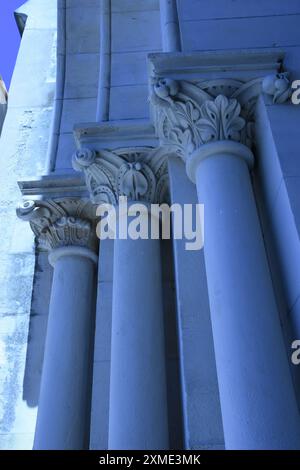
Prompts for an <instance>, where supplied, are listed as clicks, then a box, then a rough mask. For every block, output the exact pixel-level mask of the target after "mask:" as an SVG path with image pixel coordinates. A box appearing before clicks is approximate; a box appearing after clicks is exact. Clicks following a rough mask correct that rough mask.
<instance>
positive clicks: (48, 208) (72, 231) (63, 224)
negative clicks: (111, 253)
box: [16, 198, 97, 250]
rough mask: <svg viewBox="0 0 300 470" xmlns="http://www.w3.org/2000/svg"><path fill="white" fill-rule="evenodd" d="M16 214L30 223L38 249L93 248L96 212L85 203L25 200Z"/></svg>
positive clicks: (88, 202) (90, 205) (65, 200)
mask: <svg viewBox="0 0 300 470" xmlns="http://www.w3.org/2000/svg"><path fill="white" fill-rule="evenodd" d="M16 212H17V216H18V217H19V218H20V219H21V220H25V221H29V222H30V226H31V229H32V231H33V233H34V234H35V236H36V238H37V240H38V246H39V248H41V249H44V250H52V249H55V248H61V247H66V246H80V247H87V248H90V249H92V250H94V249H95V247H96V244H97V240H96V230H95V227H94V221H95V208H94V207H93V206H92V204H91V203H90V201H89V200H88V199H72V198H65V199H63V200H60V201H54V200H47V201H43V200H41V201H33V200H24V201H22V202H21V203H20V205H19V206H18V207H17V210H16Z"/></svg>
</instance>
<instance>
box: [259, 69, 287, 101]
mask: <svg viewBox="0 0 300 470" xmlns="http://www.w3.org/2000/svg"><path fill="white" fill-rule="evenodd" d="M262 90H263V92H264V93H266V94H267V95H271V96H272V97H273V103H278V104H280V103H284V102H285V101H287V100H288V99H289V98H290V96H291V94H292V90H291V83H290V74H289V73H288V72H283V73H276V74H274V75H268V76H267V77H265V78H264V79H263V82H262Z"/></svg>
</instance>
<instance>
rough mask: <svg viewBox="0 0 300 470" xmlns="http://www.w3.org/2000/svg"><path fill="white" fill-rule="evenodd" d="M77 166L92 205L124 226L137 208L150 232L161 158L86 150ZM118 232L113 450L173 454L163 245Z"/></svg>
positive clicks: (159, 191)
mask: <svg viewBox="0 0 300 470" xmlns="http://www.w3.org/2000/svg"><path fill="white" fill-rule="evenodd" d="M73 165H74V168H75V169H77V170H83V171H84V173H85V176H86V181H87V184H88V186H89V189H90V192H91V197H92V200H93V202H97V203H99V204H101V203H102V204H103V203H105V202H110V203H112V204H113V205H114V206H113V207H117V208H118V212H119V214H120V217H121V218H123V222H122V221H121V218H120V219H119V221H120V224H121V225H122V224H123V223H124V221H125V219H127V217H128V211H132V210H133V208H134V204H133V202H134V201H136V202H138V203H139V206H140V210H141V215H140V216H139V218H140V221H142V224H143V223H146V224H147V226H148V227H150V225H149V224H148V223H149V222H150V220H149V219H150V217H149V213H148V207H149V206H148V204H149V203H151V202H157V201H159V200H161V198H163V191H164V188H165V179H166V171H167V167H166V163H165V159H163V158H162V156H161V153H160V152H156V151H150V150H149V149H143V148H140V149H127V150H126V151H124V150H123V151H120V152H118V151H115V152H105V151H103V152H98V153H96V152H91V151H88V150H83V151H79V152H77V154H76V155H75V156H74V160H73ZM120 196H126V197H127V198H128V201H129V204H128V206H127V205H126V204H125V205H122V206H118V202H119V198H120ZM124 206H125V209H124ZM112 210H114V209H112ZM132 215H133V214H132ZM132 215H129V217H128V221H127V222H128V223H129V224H130V223H131V221H133V220H134V218H135V217H132ZM119 228H120V227H119V224H117V225H116V227H115V229H116V230H115V232H116V239H115V246H114V271H113V276H114V277H113V279H114V284H113V309H112V341H111V375H110V404H109V440H108V446H109V449H141V450H149V449H168V446H169V442H168V414H167V392H166V371H165V345H164V312H163V299H162V281H161V259H160V240H159V239H150V238H148V234H149V232H148V230H147V234H146V235H147V236H146V238H145V239H141V238H137V239H132V238H128V237H127V238H125V237H126V233H127V230H126V232H125V237H124V234H123V235H121V234H120V233H119Z"/></svg>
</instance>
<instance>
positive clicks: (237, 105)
mask: <svg viewBox="0 0 300 470" xmlns="http://www.w3.org/2000/svg"><path fill="white" fill-rule="evenodd" d="M261 92H264V93H266V94H269V95H271V96H272V97H273V101H274V102H276V103H281V102H283V101H284V100H286V99H288V97H289V93H290V92H289V81H288V76H287V74H277V75H272V76H268V77H266V78H263V77H260V78H257V79H253V80H250V81H247V82H244V81H241V80H236V79H227V78H226V79H224V78H222V79H215V80H202V81H198V82H188V81H185V80H178V81H175V80H173V79H169V78H156V79H154V80H153V85H152V95H151V103H152V105H153V110H154V119H155V127H156V132H157V134H158V137H159V139H160V142H161V144H162V145H164V146H169V147H170V148H171V149H172V150H173V151H175V152H176V153H177V154H179V155H180V156H181V158H183V160H185V161H186V160H187V159H188V157H189V155H190V154H192V153H193V152H194V151H195V150H196V149H197V148H199V147H200V146H201V145H203V144H206V143H208V142H211V141H217V140H233V141H236V142H240V143H242V144H245V145H246V146H248V147H251V146H252V143H253V128H254V125H253V124H254V122H253V121H254V108H255V104H256V101H257V97H258V96H259V95H260V93H261Z"/></svg>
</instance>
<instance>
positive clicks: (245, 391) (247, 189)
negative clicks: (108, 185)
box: [156, 80, 300, 449]
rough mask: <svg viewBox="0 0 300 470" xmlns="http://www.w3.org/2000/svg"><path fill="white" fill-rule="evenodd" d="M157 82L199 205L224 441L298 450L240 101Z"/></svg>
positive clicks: (298, 430)
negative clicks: (164, 94)
mask: <svg viewBox="0 0 300 470" xmlns="http://www.w3.org/2000/svg"><path fill="white" fill-rule="evenodd" d="M206 86H207V84H206ZM158 88H159V90H158V91H159V95H160V96H163V92H164V90H165V91H167V92H168V93H167V95H168V99H169V100H170V104H169V106H166V104H165V106H164V107H160V106H159V112H160V113H161V114H160V115H159V116H158V123H159V126H160V128H159V130H160V132H161V135H162V139H163V138H164V139H165V141H164V143H166V140H169V141H168V144H169V145H170V144H173V148H177V149H178V153H179V154H180V155H181V157H182V158H183V159H184V160H185V161H186V169H187V174H188V176H189V177H190V179H191V180H192V181H193V182H194V183H196V185H197V191H198V197H199V202H200V203H202V204H204V217H205V219H204V220H205V222H204V226H205V240H204V256H205V264H206V272H207V283H208V291H209V301H210V310H211V318H212V328H213V337H214V346H215V355H216V365H217V374H218V382H219V392H220V400H221V409H222V418H223V426H224V437H225V445H226V448H227V449H299V448H300V419H299V411H298V408H297V403H296V397H295V392H294V388H293V384H292V379H291V374H290V368H289V364H288V360H287V352H286V350H285V346H284V341H283V334H282V330H281V325H280V320H279V315H278V310H277V305H276V302H275V297H274V292H273V286H272V282H271V277H270V272H269V266H268V262H267V258H266V253H265V248H264V242H263V238H262V234H261V229H260V223H259V219H258V214H257V209H256V204H255V199H254V195H253V190H252V185H251V179H250V173H249V168H250V169H251V168H252V165H253V162H254V157H253V154H252V152H251V150H250V148H248V146H246V145H245V143H248V145H250V141H249V134H247V132H246V122H245V119H244V118H243V117H242V116H241V115H240V113H241V107H240V104H239V103H238V102H237V100H236V99H230V98H227V97H226V96H223V95H218V96H217V97H216V98H212V97H211V96H207V100H205V97H206V95H207V93H206V92H204V91H203V90H201V89H199V90H198V95H197V87H196V86H194V85H191V86H190V88H191V89H192V90H193V93H192V97H188V98H187V97H186V96H184V92H185V93H186V92H187V90H188V88H189V84H184V85H180V84H178V83H174V82H173V81H172V80H170V81H166V80H165V81H164V82H161V83H160V84H158ZM160 88H162V90H160ZM223 89H225V87H224V86H223ZM231 92H232V91H231ZM180 93H181V94H180ZM160 96H159V97H160ZM197 100H199V101H197ZM157 104H159V102H156V105H157ZM245 115H246V113H245V114H244V116H245ZM248 116H249V115H248ZM168 126H169V129H170V130H173V134H168ZM184 133H185V139H182V136H183V134H184ZM176 134H177V135H176ZM174 135H176V137H175V139H176V140H175V139H174ZM170 137H171V138H170ZM168 138H169V139H168ZM172 139H173V140H172ZM174 140H175V142H174ZM241 141H242V142H244V143H241Z"/></svg>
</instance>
